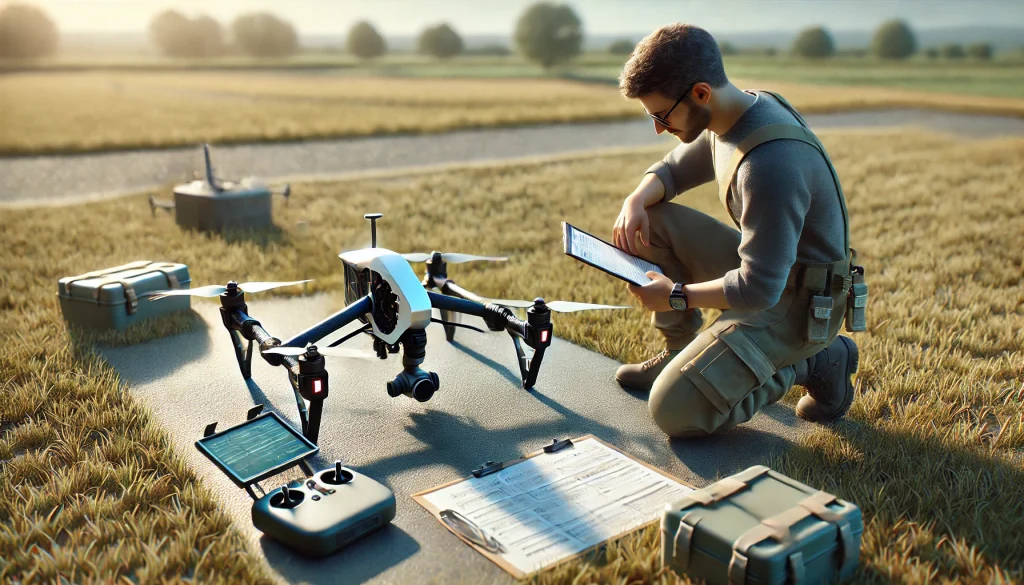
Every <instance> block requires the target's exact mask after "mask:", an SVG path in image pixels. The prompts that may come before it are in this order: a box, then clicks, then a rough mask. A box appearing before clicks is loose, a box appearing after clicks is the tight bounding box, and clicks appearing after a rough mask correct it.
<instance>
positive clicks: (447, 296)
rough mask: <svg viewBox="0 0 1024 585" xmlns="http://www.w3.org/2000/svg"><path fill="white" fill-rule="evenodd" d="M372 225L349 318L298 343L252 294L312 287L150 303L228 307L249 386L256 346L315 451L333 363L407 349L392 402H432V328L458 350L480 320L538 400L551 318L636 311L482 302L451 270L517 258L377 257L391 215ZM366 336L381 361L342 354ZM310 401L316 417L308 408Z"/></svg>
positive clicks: (235, 287) (349, 290) (216, 290)
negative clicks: (468, 318) (463, 334)
mask: <svg viewBox="0 0 1024 585" xmlns="http://www.w3.org/2000/svg"><path fill="white" fill-rule="evenodd" d="M363 217H364V218H365V219H368V220H370V232H371V244H370V247H369V248H363V249H357V250H350V251H346V252H342V253H341V254H339V257H340V258H341V261H342V264H343V266H344V278H345V285H344V290H345V303H346V306H345V308H343V309H342V310H340V311H338V312H337V313H335V314H334V315H331V316H329V317H327V318H326V319H324V320H322V321H320V322H319V323H317V324H315V325H313V326H311V327H309V328H308V329H306V330H305V331H302V332H300V333H298V334H296V335H294V336H292V337H291V338H289V339H286V340H283V341H282V340H281V339H279V338H277V337H274V336H273V335H271V334H270V333H268V332H267V330H266V329H265V328H264V327H263V326H262V325H261V324H260V322H259V321H257V320H256V319H254V318H253V317H251V316H250V315H249V308H248V306H247V304H246V299H245V294H246V293H249V294H255V293H258V292H263V291H267V290H270V289H273V288H278V287H284V286H294V285H298V284H302V283H305V282H309V281H308V280H300V281H293V282H248V283H242V284H238V283H237V282H235V281H230V282H228V283H227V285H225V286H221V285H209V286H203V287H199V288H192V289H177V290H165V291H156V292H152V293H149V295H148V296H150V300H153V301H155V300H158V299H161V298H165V297H169V296H178V295H189V296H196V297H220V303H221V307H220V315H221V321H222V323H223V325H224V327H225V328H226V329H227V330H228V333H229V334H230V336H231V342H232V345H233V346H234V350H235V358H236V360H237V362H238V366H239V368H240V369H241V373H242V377H243V378H244V379H245V380H248V379H250V377H251V375H252V354H253V346H254V345H257V346H258V347H259V353H260V356H261V357H262V358H263V359H264V360H265V361H266V362H267V363H268V364H270V365H272V366H283V367H284V368H285V369H286V370H287V371H288V380H289V382H290V383H291V386H292V390H293V392H294V393H295V401H296V405H297V406H298V410H299V419H300V421H301V423H302V432H303V435H304V436H305V437H306V438H307V439H309V440H310V441H312V442H313V443H316V442H317V437H318V434H319V429H320V417H321V414H322V412H323V401H324V399H326V398H327V395H328V383H327V382H328V376H327V371H326V369H325V360H324V357H325V356H336V357H356V358H371V359H372V358H374V357H376V358H378V359H381V360H384V359H387V357H388V355H389V354H396V353H398V351H399V349H400V348H401V349H402V351H403V353H402V366H403V369H402V371H401V372H400V373H399V374H398V375H397V376H395V378H394V379H393V380H392V381H389V382H387V384H386V387H387V393H388V395H389V396H391V397H392V398H396V397H398V396H401V395H403V394H404V395H405V396H408V397H410V398H414V399H416V400H417V401H419V402H426V401H428V400H430V398H431V397H432V396H433V395H434V393H435V392H436V391H437V390H438V388H439V387H440V381H439V378H438V375H437V373H435V372H429V371H426V370H423V369H422V368H421V367H420V364H422V363H423V361H424V359H425V357H426V345H427V333H426V328H427V326H428V325H430V323H432V322H434V323H440V324H442V325H443V326H444V329H445V337H446V338H447V340H448V341H449V342H453V341H454V333H455V329H456V328H457V327H462V328H466V329H472V330H474V331H478V332H480V333H487V332H486V331H484V330H483V329H480V328H478V327H474V326H472V325H467V324H463V323H459V322H456V321H453V320H452V317H454V316H456V315H458V314H466V315H473V316H476V317H480V318H481V319H483V321H484V323H485V324H486V326H487V328H488V329H489V330H490V331H493V332H500V331H505V332H507V333H508V334H509V335H510V336H511V338H512V342H513V345H514V347H515V350H516V354H517V356H518V361H519V370H520V374H521V377H522V387H523V388H524V389H526V390H530V389H531V388H533V386H534V384H535V383H536V381H537V374H538V373H539V371H540V365H541V362H542V361H543V359H544V352H545V350H546V349H547V348H548V346H550V345H551V337H552V331H553V325H552V323H551V313H552V311H554V312H556V313H568V312H576V311H586V310H600V309H627V308H629V307H626V306H613V305H599V304H592V303H577V302H570V301H553V302H550V303H548V302H545V301H544V299H543V298H539V297H538V298H536V299H534V300H533V301H532V302H531V301H519V300H502V299H487V298H484V297H481V296H480V295H477V294H475V293H473V292H470V291H468V290H466V289H464V288H462V287H461V286H459V285H458V284H456V282H455V281H454V280H452V279H451V278H449V277H448V268H447V266H448V264H461V263H464V262H471V261H496V262H502V261H507V260H508V258H506V257H497V256H477V255H473V254H458V253H450V252H437V251H434V252H432V253H430V254H427V253H422V252H415V253H408V254H400V253H397V252H393V251H391V250H388V249H386V248H378V247H377V220H378V219H380V218H381V217H383V214H381V213H368V214H366V215H364V216H363ZM418 262H423V263H424V264H425V266H426V273H425V275H424V277H423V279H422V280H419V279H418V277H417V276H416V273H415V272H414V271H413V269H412V265H411V263H418ZM512 308H524V309H526V319H525V320H522V319H519V318H518V317H517V316H516V314H515V313H514V312H513V311H512V310H511V309H512ZM432 309H438V310H439V312H440V315H441V318H440V319H436V318H434V317H433V312H432ZM353 321H359V322H360V323H361V324H362V325H361V326H360V327H359V328H358V329H356V330H354V331H352V332H349V333H348V334H346V335H344V336H343V337H341V338H340V339H338V340H336V341H334V342H332V343H330V344H329V345H328V346H325V347H317V346H316V345H315V343H317V342H319V341H320V340H322V339H324V338H326V337H328V336H329V335H331V334H333V333H335V332H336V331H338V330H340V329H341V328H343V327H345V326H346V325H348V324H349V323H352V322H353ZM359 334H366V335H369V336H370V337H372V338H373V350H374V353H373V354H371V353H369V352H359V351H354V350H351V349H348V348H342V347H338V346H340V345H341V344H342V343H344V342H345V341H347V340H349V339H351V338H353V337H355V336H356V335H359ZM524 344H525V345H526V346H528V347H530V348H532V350H533V352H532V354H531V355H527V353H526V351H525V350H524V348H523V345H524ZM307 401H308V402H309V407H308V409H307V407H306V404H305V403H306V402H307Z"/></svg>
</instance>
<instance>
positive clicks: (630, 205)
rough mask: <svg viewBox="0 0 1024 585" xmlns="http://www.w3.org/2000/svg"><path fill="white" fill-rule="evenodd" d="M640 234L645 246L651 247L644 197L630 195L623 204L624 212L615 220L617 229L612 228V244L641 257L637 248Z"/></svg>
mask: <svg viewBox="0 0 1024 585" xmlns="http://www.w3.org/2000/svg"><path fill="white" fill-rule="evenodd" d="M638 231H639V232H640V239H641V241H642V242H643V245H645V246H650V245H651V233H650V221H649V219H648V217H647V209H646V208H644V200H643V197H636V196H634V195H630V196H629V197H626V200H625V201H623V202H622V211H620V212H619V217H618V219H616V220H615V227H613V228H612V242H613V243H614V244H615V247H616V248H618V249H620V250H622V251H624V252H629V253H630V254H632V255H634V256H639V255H640V254H639V251H638V250H637V246H636V233H637V232H638Z"/></svg>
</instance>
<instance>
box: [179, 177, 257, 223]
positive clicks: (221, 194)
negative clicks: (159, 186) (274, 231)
mask: <svg viewBox="0 0 1024 585" xmlns="http://www.w3.org/2000/svg"><path fill="white" fill-rule="evenodd" d="M218 187H219V190H218V189H215V188H213V187H212V186H211V185H210V183H208V182H207V181H202V180H195V181H192V182H191V183H188V184H185V185H178V186H176V187H175V188H174V219H175V221H177V222H178V225H180V226H181V227H183V228H190V229H196V230H210V231H221V230H223V229H226V228H261V227H268V226H271V225H273V224H274V218H273V215H272V214H271V201H270V198H271V195H272V193H271V192H270V189H268V188H267V187H266V186H264V185H261V184H258V183H256V182H254V181H252V180H251V179H244V180H242V181H241V182H240V183H224V184H223V185H218Z"/></svg>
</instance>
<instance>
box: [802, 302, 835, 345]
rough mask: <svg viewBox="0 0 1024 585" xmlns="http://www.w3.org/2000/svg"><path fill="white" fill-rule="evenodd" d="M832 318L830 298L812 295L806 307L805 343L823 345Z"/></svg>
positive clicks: (826, 338) (826, 339)
mask: <svg viewBox="0 0 1024 585" xmlns="http://www.w3.org/2000/svg"><path fill="white" fill-rule="evenodd" d="M831 318H832V297H827V296H824V295H814V296H813V297H811V303H810V305H809V306H808V315H807V339H806V340H807V341H810V342H812V343H824V342H826V341H828V325H829V320H830V319H831Z"/></svg>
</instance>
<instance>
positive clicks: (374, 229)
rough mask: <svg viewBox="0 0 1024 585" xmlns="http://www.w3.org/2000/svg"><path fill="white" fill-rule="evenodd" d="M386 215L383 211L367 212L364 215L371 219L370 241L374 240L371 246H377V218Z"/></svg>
mask: <svg viewBox="0 0 1024 585" xmlns="http://www.w3.org/2000/svg"><path fill="white" fill-rule="evenodd" d="M382 217H384V214H383V213H367V214H366V215H364V216H363V219H368V220H370V241H371V242H372V243H371V245H370V247H371V248H376V247H377V220H378V219H380V218H382Z"/></svg>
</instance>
